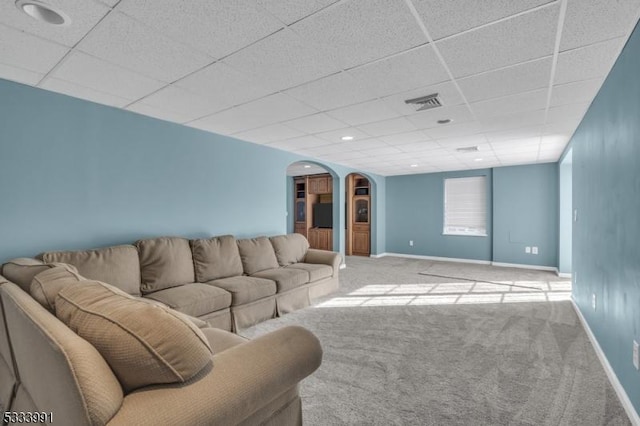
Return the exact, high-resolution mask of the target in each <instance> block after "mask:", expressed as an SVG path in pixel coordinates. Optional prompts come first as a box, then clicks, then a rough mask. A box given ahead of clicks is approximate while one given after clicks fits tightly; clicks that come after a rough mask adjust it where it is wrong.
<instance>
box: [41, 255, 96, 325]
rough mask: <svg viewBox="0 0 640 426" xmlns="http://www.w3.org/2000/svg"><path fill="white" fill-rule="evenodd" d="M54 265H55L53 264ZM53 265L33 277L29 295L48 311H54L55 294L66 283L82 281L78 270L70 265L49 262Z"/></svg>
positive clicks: (66, 284)
mask: <svg viewBox="0 0 640 426" xmlns="http://www.w3.org/2000/svg"><path fill="white" fill-rule="evenodd" d="M53 265H56V266H53ZM49 266H53V267H52V268H50V269H47V270H45V271H43V272H40V273H39V274H38V275H36V276H35V277H33V281H31V288H30V293H31V297H33V298H34V299H36V300H37V301H38V303H40V304H41V305H42V306H44V307H45V308H46V309H47V310H49V312H52V313H55V312H56V296H57V295H58V293H59V292H60V290H62V289H63V288H65V287H66V286H68V285H72V284H74V283H77V282H78V281H84V280H85V278H83V277H82V276H81V275H79V274H78V270H77V269H76V268H75V267H73V266H72V265H66V264H63V263H61V264H50V265H49Z"/></svg>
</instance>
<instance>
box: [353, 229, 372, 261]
mask: <svg viewBox="0 0 640 426" xmlns="http://www.w3.org/2000/svg"><path fill="white" fill-rule="evenodd" d="M352 235H353V236H352V238H353V239H352V243H353V249H352V254H354V255H356V256H369V253H371V247H370V241H371V238H370V235H369V230H368V229H363V230H358V229H355V227H354V229H353V234H352Z"/></svg>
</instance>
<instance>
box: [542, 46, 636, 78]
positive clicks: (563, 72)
mask: <svg viewBox="0 0 640 426" xmlns="http://www.w3.org/2000/svg"><path fill="white" fill-rule="evenodd" d="M624 43H625V38H624V37H621V38H616V39H613V40H609V41H605V42H603V43H598V44H592V45H591V46H587V47H581V48H579V49H573V50H568V51H566V52H562V53H560V54H559V55H558V64H557V66H556V75H555V79H554V84H562V83H569V82H572V81H580V80H589V79H592V78H598V77H604V76H606V75H607V74H608V73H609V70H610V69H611V66H612V65H613V63H614V62H615V60H616V55H617V54H618V52H619V51H620V47H621V46H622V45H623V44H624Z"/></svg>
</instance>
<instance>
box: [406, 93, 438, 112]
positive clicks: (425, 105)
mask: <svg viewBox="0 0 640 426" xmlns="http://www.w3.org/2000/svg"><path fill="white" fill-rule="evenodd" d="M404 103H406V104H412V105H416V106H417V107H418V109H417V110H416V111H424V110H426V109H432V108H438V107H441V106H442V103H440V99H438V94H437V93H432V94H431V95H427V96H422V97H419V98H415V99H407V100H406V101H404Z"/></svg>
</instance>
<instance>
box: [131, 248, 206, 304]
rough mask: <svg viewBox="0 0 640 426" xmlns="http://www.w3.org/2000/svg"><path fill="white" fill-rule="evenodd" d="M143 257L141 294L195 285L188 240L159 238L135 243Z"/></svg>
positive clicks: (141, 261) (141, 258)
mask: <svg viewBox="0 0 640 426" xmlns="http://www.w3.org/2000/svg"><path fill="white" fill-rule="evenodd" d="M136 247H137V248H138V255H139V257H140V274H141V277H142V286H141V289H142V293H145V294H146V293H153V292H154V291H158V290H163V289H165V288H170V287H177V286H179V285H183V284H190V283H193V282H195V273H194V271H193V256H192V255H191V248H190V247H189V240H187V239H185V238H179V237H160V238H152V239H149V240H140V241H137V242H136Z"/></svg>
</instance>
